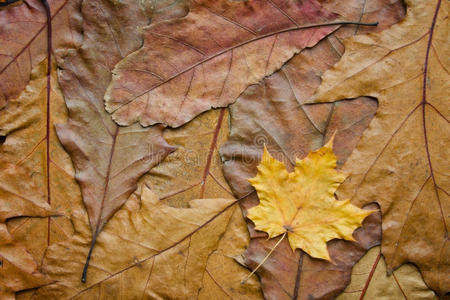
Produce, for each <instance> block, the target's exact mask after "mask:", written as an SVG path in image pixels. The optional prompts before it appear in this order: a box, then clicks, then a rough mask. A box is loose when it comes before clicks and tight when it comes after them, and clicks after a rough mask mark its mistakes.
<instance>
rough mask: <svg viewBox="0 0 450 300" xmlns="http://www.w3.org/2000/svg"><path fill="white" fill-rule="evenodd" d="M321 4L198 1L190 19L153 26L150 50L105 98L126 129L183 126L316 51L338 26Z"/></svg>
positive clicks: (134, 57)
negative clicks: (289, 62)
mask: <svg viewBox="0 0 450 300" xmlns="http://www.w3.org/2000/svg"><path fill="white" fill-rule="evenodd" d="M335 18H336V15H335V14H333V13H330V12H328V11H326V10H324V9H323V8H322V7H321V6H320V4H318V3H317V2H316V0H305V1H278V0H276V1H262V0H251V1H235V2H232V1H225V0H221V1H215V0H214V1H210V0H204V1H193V2H192V5H191V10H190V13H189V14H188V15H187V16H186V17H185V18H182V19H176V20H172V21H169V22H162V23H159V24H155V25H151V26H149V27H147V28H146V29H145V30H144V46H143V47H142V48H141V49H139V50H138V51H136V52H134V53H132V54H131V55H129V56H128V57H127V58H126V59H125V60H123V61H121V62H120V63H119V64H118V65H117V66H116V67H115V69H114V76H113V79H112V82H111V84H110V86H109V87H108V92H107V93H106V95H105V107H106V110H107V111H108V112H109V113H111V114H112V116H113V119H114V120H115V121H116V122H117V123H118V124H120V125H130V124H132V123H135V122H137V121H139V123H140V124H141V125H143V126H149V125H152V124H156V123H163V124H165V125H169V126H171V127H178V126H181V125H183V124H184V123H186V122H188V121H189V120H191V119H192V118H194V117H195V116H197V115H198V114H200V113H201V112H204V111H206V110H209V109H210V108H211V107H224V106H227V105H228V104H230V103H232V102H234V101H235V99H236V98H237V97H238V96H239V94H240V93H241V92H242V91H244V89H245V88H246V87H247V86H248V85H250V84H253V83H256V82H258V81H259V80H261V79H262V78H263V77H264V76H267V75H270V74H271V73H272V72H274V71H275V70H277V69H278V68H280V67H281V65H282V64H283V63H284V62H286V61H287V60H288V59H289V58H291V57H292V56H293V55H294V54H295V53H298V52H299V51H300V50H302V49H304V48H306V47H312V46H314V45H315V44H316V43H317V42H318V41H320V40H321V39H322V38H323V37H324V36H325V35H327V34H329V33H330V32H332V31H333V30H334V29H336V26H326V27H315V28H309V29H301V27H302V26H307V25H311V24H317V23H324V22H327V21H328V22H329V21H331V20H334V19H335Z"/></svg>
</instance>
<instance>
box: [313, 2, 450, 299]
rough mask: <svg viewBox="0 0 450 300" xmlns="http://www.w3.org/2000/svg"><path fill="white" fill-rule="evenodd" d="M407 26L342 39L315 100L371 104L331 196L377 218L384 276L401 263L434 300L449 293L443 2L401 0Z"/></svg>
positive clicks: (445, 5) (445, 22) (445, 10)
mask: <svg viewBox="0 0 450 300" xmlns="http://www.w3.org/2000/svg"><path fill="white" fill-rule="evenodd" d="M406 4H407V6H408V10H407V15H406V18H405V19H404V20H403V21H402V22H401V23H399V24H398V25H394V26H393V27H392V28H390V29H388V30H385V31H383V32H381V33H378V34H369V35H362V36H356V37H354V38H350V39H348V40H346V41H345V43H344V45H345V48H346V52H345V55H344V56H343V58H342V60H341V61H340V62H339V63H338V64H337V65H336V66H335V67H334V68H333V69H332V70H330V71H329V72H327V73H326V74H325V75H324V77H323V80H324V82H323V84H322V85H321V87H320V89H319V91H318V95H317V96H316V101H334V100H337V99H343V98H351V97H357V96H361V95H366V96H372V97H376V98H377V99H378V101H379V110H378V113H377V116H376V118H375V119H374V121H373V122H372V123H371V126H370V128H369V130H368V131H367V132H366V133H365V134H364V136H363V138H362V140H361V142H360V144H359V145H358V147H357V151H355V152H354V153H353V154H352V156H351V157H350V159H349V161H348V163H347V164H346V167H345V168H344V171H345V172H348V173H351V174H352V176H351V177H350V178H349V179H348V180H347V181H346V182H345V183H344V184H343V185H342V186H341V188H340V189H339V190H338V194H339V196H340V197H346V198H352V202H353V203H355V204H360V205H362V204H364V203H368V202H373V201H376V202H378V203H379V204H380V205H381V209H382V213H383V244H382V253H383V255H384V256H385V257H386V263H387V265H388V270H389V272H392V270H393V269H395V268H397V267H399V266H400V265H401V264H403V263H406V262H413V263H414V264H416V265H417V266H418V267H419V269H420V270H421V272H422V274H423V276H424V279H425V282H426V283H427V284H428V286H429V287H431V288H432V289H434V290H435V291H436V292H437V293H438V294H439V295H443V294H445V293H447V292H449V291H450V280H449V279H450V276H448V274H449V273H450V261H449V258H450V246H449V237H448V230H449V227H448V226H449V203H450V201H449V198H448V187H449V184H450V183H449V181H448V178H449V177H448V173H449V169H448V157H449V153H448V151H449V149H450V147H449V144H450V142H449V132H450V130H449V124H448V116H449V114H450V112H449V106H448V101H447V100H448V97H447V94H448V84H449V82H450V80H449V75H448V69H449V60H448V59H446V57H448V55H449V43H448V7H449V3H448V1H440V0H437V1H406Z"/></svg>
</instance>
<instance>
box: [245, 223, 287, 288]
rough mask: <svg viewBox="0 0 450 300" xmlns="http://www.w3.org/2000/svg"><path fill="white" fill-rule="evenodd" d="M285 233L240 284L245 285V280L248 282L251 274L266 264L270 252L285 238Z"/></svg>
mask: <svg viewBox="0 0 450 300" xmlns="http://www.w3.org/2000/svg"><path fill="white" fill-rule="evenodd" d="M286 234H287V231H286V232H285V233H283V235H282V236H281V238H280V239H279V240H278V242H277V243H276V244H275V246H273V248H272V249H270V251H269V253H268V254H267V255H266V257H264V259H263V260H262V261H261V262H260V263H259V264H258V266H257V267H256V268H255V269H254V270H253V271H252V272H251V273H250V274H248V276H247V277H246V278H245V279H244V280H242V281H241V284H245V283H246V282H247V280H249V278H250V277H252V275H253V274H255V272H256V271H257V270H258V269H259V268H260V267H261V266H262V265H263V264H264V263H265V262H266V260H267V259H268V258H269V256H270V255H271V254H272V252H273V251H274V250H275V249H276V248H277V247H278V245H279V244H280V243H281V241H282V240H283V239H284V237H285V236H286Z"/></svg>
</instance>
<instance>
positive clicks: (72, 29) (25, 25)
mask: <svg viewBox="0 0 450 300" xmlns="http://www.w3.org/2000/svg"><path fill="white" fill-rule="evenodd" d="M48 5H49V7H50V10H51V12H50V13H51V18H52V24H53V26H52V28H53V32H52V35H51V43H52V47H53V51H54V52H55V53H56V54H58V53H59V52H63V51H65V49H67V48H72V47H76V46H78V45H79V43H80V42H81V35H80V34H79V33H78V31H77V30H76V29H77V27H78V20H77V19H76V18H73V16H74V12H75V11H76V10H77V9H78V6H79V1H78V0H75V1H73V0H70V1H69V0H49V1H48ZM0 45H1V50H0V109H1V108H3V107H4V106H5V105H6V103H7V101H9V100H10V99H13V98H16V97H17V96H19V94H20V93H21V92H22V90H23V89H24V88H25V86H26V85H27V84H28V81H29V80H30V74H31V71H32V69H33V68H34V67H36V65H37V64H39V63H40V62H41V61H42V60H44V59H45V58H46V57H47V54H48V53H47V15H46V11H45V8H44V6H43V2H42V1H41V0H27V1H26V3H24V4H23V5H20V6H17V7H8V8H7V9H5V10H1V11H0Z"/></svg>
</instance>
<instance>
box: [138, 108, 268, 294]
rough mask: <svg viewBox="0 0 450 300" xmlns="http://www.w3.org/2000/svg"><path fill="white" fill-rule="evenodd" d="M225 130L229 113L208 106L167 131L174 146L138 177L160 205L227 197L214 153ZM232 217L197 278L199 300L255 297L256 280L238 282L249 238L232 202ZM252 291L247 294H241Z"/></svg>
mask: <svg viewBox="0 0 450 300" xmlns="http://www.w3.org/2000/svg"><path fill="white" fill-rule="evenodd" d="M228 131H229V121H228V112H227V111H226V110H225V109H221V110H211V111H209V112H206V113H204V114H202V115H200V116H199V117H197V118H195V119H194V120H192V121H191V122H189V123H187V124H185V125H184V126H182V127H179V128H177V129H166V130H165V132H164V139H166V140H167V141H168V142H169V143H170V144H172V145H175V146H177V150H176V151H175V152H173V153H171V154H169V155H168V156H167V158H166V159H165V160H164V161H162V162H161V163H160V164H159V165H158V166H156V167H155V168H153V169H152V170H151V171H150V172H149V174H148V175H146V176H145V177H144V178H143V180H142V181H143V182H145V184H147V185H148V186H151V188H152V190H154V191H155V192H156V193H157V194H158V195H159V197H160V198H161V200H162V201H164V203H166V204H168V205H171V206H175V207H186V206H187V205H188V203H189V201H190V200H191V199H196V198H230V197H232V193H231V192H230V190H229V186H228V184H227V183H226V181H225V179H224V177H223V174H222V167H221V162H220V157H219V153H218V149H219V147H220V146H221V145H222V144H223V143H224V142H225V141H226V139H227V137H228ZM235 209H236V211H235V213H234V215H233V219H231V220H230V222H229V225H228V228H229V229H228V230H227V231H226V233H225V235H224V237H223V238H222V239H221V241H220V243H219V245H218V248H217V250H215V251H214V252H212V253H211V255H210V258H209V260H208V264H207V265H206V273H205V276H204V277H203V281H202V289H201V292H200V294H199V297H200V298H204V297H205V298H206V299H223V298H228V297H231V298H233V299H240V298H242V297H243V296H242V295H245V297H246V299H260V298H261V297H262V296H261V294H260V288H259V282H257V281H256V280H253V281H251V282H248V283H247V285H245V286H242V285H241V284H240V281H241V280H242V279H243V278H245V277H246V276H247V274H248V273H249V272H248V271H247V270H246V269H244V268H243V267H242V266H240V265H239V264H237V263H236V261H235V260H234V257H236V256H238V255H240V254H241V253H242V252H243V251H244V250H245V248H246V247H247V245H248V242H249V237H248V233H247V229H246V225H245V222H244V220H243V218H242V212H241V210H240V209H239V207H238V206H237V204H236V208H235ZM247 290H251V291H252V293H249V292H243V291H247Z"/></svg>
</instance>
